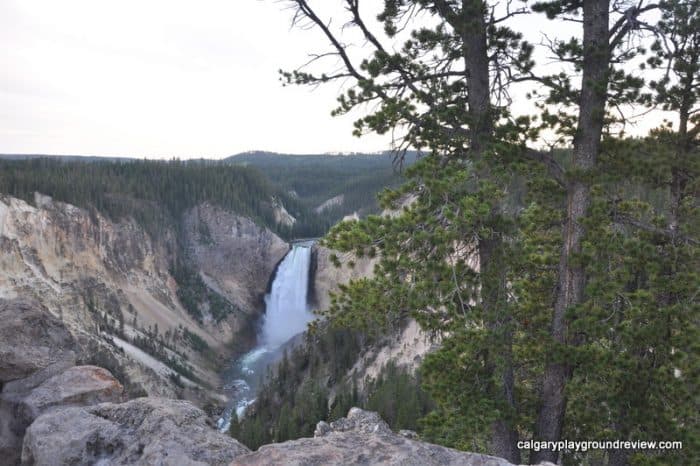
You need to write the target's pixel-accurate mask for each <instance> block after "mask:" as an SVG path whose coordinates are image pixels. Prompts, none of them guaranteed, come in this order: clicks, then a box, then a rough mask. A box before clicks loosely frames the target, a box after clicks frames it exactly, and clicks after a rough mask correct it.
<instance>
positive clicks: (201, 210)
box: [183, 203, 289, 313]
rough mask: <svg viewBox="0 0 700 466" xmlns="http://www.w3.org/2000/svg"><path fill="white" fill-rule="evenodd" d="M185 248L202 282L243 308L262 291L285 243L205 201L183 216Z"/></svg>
mask: <svg viewBox="0 0 700 466" xmlns="http://www.w3.org/2000/svg"><path fill="white" fill-rule="evenodd" d="M183 227H184V232H185V239H186V244H187V252H188V254H189V257H190V258H191V260H192V261H193V263H194V265H195V266H196V268H198V269H199V271H200V275H201V276H202V279H203V280H204V282H205V283H206V284H207V285H208V286H210V287H211V288H213V289H214V290H216V291H217V292H219V293H220V294H222V295H224V296H225V297H226V298H227V299H229V300H230V301H231V302H232V303H235V304H236V305H237V306H238V307H240V308H241V309H242V310H243V311H245V312H248V313H257V312H259V311H260V310H262V309H263V306H262V305H263V302H262V297H263V296H264V294H265V292H266V291H267V285H268V282H269V280H270V277H271V276H272V275H273V273H274V271H275V268H276V267H277V264H279V262H280V261H281V260H282V258H284V256H285V254H287V252H288V251H289V245H288V244H287V243H286V242H284V241H283V240H282V239H281V238H279V237H278V236H277V235H275V234H274V233H273V232H272V231H270V230H269V229H267V228H264V227H261V226H259V225H257V224H256V223H255V222H253V221H252V220H250V219H248V218H246V217H242V216H239V215H235V214H233V213H231V212H228V211H226V210H224V209H221V208H218V207H215V206H213V205H211V204H209V203H204V204H202V205H200V206H198V207H195V208H193V209H190V210H189V211H187V212H186V213H185V215H184V216H183Z"/></svg>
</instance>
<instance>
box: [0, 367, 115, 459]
mask: <svg viewBox="0 0 700 466" xmlns="http://www.w3.org/2000/svg"><path fill="white" fill-rule="evenodd" d="M47 375H48V376H49V377H45V376H47ZM42 378H44V379H45V380H44V381H43V382H40V383H38V384H37V383H36V382H37V381H41V379H42ZM123 392H124V389H123V388H122V385H121V384H120V383H119V381H118V380H117V379H115V378H114V377H113V376H112V374H110V373H109V371H107V370H105V369H103V368H101V367H95V366H79V367H70V368H66V367H63V365H62V364H58V363H57V364H54V365H52V366H49V367H48V368H45V369H44V370H43V371H39V372H37V373H35V374H33V375H32V376H30V377H28V378H26V379H20V380H15V381H13V382H10V383H8V384H7V385H6V386H5V387H4V389H3V392H2V393H1V394H0V455H2V456H0V457H2V458H3V461H6V462H7V464H16V463H18V462H19V459H20V453H21V451H22V438H23V437H24V433H25V431H26V429H27V427H28V426H29V425H30V424H31V423H32V422H33V421H34V419H36V418H37V417H38V416H40V415H41V414H43V413H45V412H47V411H49V410H51V409H54V408H56V407H65V406H85V405H92V404H97V403H101V402H105V401H122V399H123Z"/></svg>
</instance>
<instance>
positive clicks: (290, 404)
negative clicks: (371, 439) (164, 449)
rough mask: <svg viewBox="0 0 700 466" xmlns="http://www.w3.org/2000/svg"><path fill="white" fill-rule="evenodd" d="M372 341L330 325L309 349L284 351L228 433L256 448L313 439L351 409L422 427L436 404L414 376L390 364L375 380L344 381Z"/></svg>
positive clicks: (398, 426) (405, 426) (395, 425)
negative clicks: (316, 431) (319, 427)
mask: <svg viewBox="0 0 700 466" xmlns="http://www.w3.org/2000/svg"><path fill="white" fill-rule="evenodd" d="M369 344H370V340H368V339H367V337H366V336H365V335H363V334H362V333H359V332H350V331H348V330H341V329H334V328H330V327H326V328H324V329H319V330H317V331H316V335H315V337H312V338H310V339H309V340H308V341H307V342H306V343H305V345H303V346H298V347H296V348H294V349H293V350H292V352H291V353H290V354H287V353H286V352H285V354H284V356H283V358H282V360H281V361H280V362H279V364H278V365H277V367H276V368H275V369H274V372H272V373H270V374H268V377H267V378H266V380H265V383H264V384H263V385H262V387H261V389H260V390H259V392H258V397H257V399H256V401H255V403H254V404H253V405H252V406H251V407H249V408H248V409H247V411H246V415H245V416H244V417H243V418H242V419H240V420H238V419H233V420H232V422H231V429H230V434H231V435H232V436H233V437H234V438H236V439H237V440H239V441H241V442H243V443H244V444H245V445H247V446H248V447H250V448H252V449H257V448H258V447H259V446H261V445H264V444H266V443H270V442H283V441H285V440H293V439H297V438H301V437H309V436H313V433H314V429H315V427H316V424H317V423H318V422H319V421H328V422H331V421H334V420H337V419H339V418H341V417H345V416H346V415H347V413H348V411H349V409H350V408H352V407H361V408H364V409H370V410H373V411H377V412H379V414H380V415H381V416H382V418H383V419H384V420H385V421H387V423H388V424H389V426H390V427H391V428H392V429H395V430H399V429H411V430H417V429H418V428H419V425H418V421H419V419H421V418H422V417H423V416H425V415H426V414H427V413H428V412H429V411H430V410H431V409H432V406H433V405H432V401H431V400H430V398H429V397H428V395H427V394H426V393H425V392H424V391H423V390H422V389H421V388H420V382H419V380H418V379H417V378H416V376H415V375H414V374H412V373H411V372H409V370H408V369H406V368H404V367H397V366H396V365H395V364H393V363H391V362H390V363H389V364H387V365H386V366H385V367H384V368H382V370H381V371H380V373H379V375H378V376H377V378H376V379H371V378H368V379H367V380H364V381H362V382H363V384H364V386H363V389H362V390H359V389H358V383H359V382H360V381H358V380H357V379H356V378H350V379H346V375H347V374H348V372H349V371H350V369H351V368H352V366H353V365H354V363H355V358H356V355H357V354H358V353H359V351H360V348H366V347H367V345H369Z"/></svg>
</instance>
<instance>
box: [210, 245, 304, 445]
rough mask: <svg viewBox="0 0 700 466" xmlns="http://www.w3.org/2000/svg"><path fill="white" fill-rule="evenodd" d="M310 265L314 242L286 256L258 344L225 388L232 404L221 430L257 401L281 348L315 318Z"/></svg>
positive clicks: (269, 299) (267, 303)
mask: <svg viewBox="0 0 700 466" xmlns="http://www.w3.org/2000/svg"><path fill="white" fill-rule="evenodd" d="M310 265H311V244H309V243H299V244H295V245H294V246H293V247H292V250H291V251H289V253H288V254H287V255H286V256H285V257H284V259H283V260H282V262H281V263H280V265H279V267H278V268H277V273H276V275H275V278H274V280H273V281H272V287H271V289H270V293H269V294H267V295H266V296H265V315H264V317H263V325H262V328H261V330H260V333H259V335H258V345H257V346H256V347H255V348H253V349H252V350H251V351H249V352H248V353H246V354H245V355H243V357H241V358H240V359H239V360H238V361H236V362H235V363H234V365H233V366H232V370H231V371H230V373H229V374H228V377H227V379H228V382H227V383H226V385H225V387H224V389H225V391H227V392H228V393H229V396H230V398H231V403H230V404H229V406H228V407H227V409H226V410H225V411H224V414H223V415H222V417H221V419H219V423H218V424H219V429H220V430H221V431H222V432H224V431H227V430H228V428H229V427H230V425H231V417H232V414H233V413H234V412H235V413H236V415H237V417H238V418H240V417H241V416H242V415H243V413H244V412H245V409H246V408H247V407H248V406H249V405H250V404H251V403H253V401H255V392H256V390H257V386H258V384H259V382H260V378H261V376H262V375H263V374H264V373H265V370H266V369H267V367H268V366H269V365H270V364H271V363H273V362H274V361H275V360H276V356H277V355H278V353H279V351H277V350H279V349H280V347H281V346H282V345H283V344H284V343H286V342H287V341H289V340H290V339H291V338H292V337H294V336H296V335H298V334H299V333H301V332H303V331H305V330H306V326H307V324H308V323H309V322H311V321H312V320H313V319H314V315H313V314H312V313H311V312H310V310H309V305H308V299H307V294H308V288H309V267H310Z"/></svg>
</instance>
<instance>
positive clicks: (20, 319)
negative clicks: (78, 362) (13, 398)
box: [0, 299, 77, 384]
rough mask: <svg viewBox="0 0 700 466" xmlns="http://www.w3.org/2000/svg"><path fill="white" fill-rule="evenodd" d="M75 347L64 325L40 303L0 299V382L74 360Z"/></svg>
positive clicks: (19, 377)
mask: <svg viewBox="0 0 700 466" xmlns="http://www.w3.org/2000/svg"><path fill="white" fill-rule="evenodd" d="M76 348H77V345H76V343H75V341H74V339H73V337H72V335H71V334H70V332H68V330H67V329H66V327H65V325H64V324H63V323H62V322H61V321H60V320H59V319H57V318H56V317H54V316H52V315H51V314H50V313H49V312H48V310H47V309H46V308H45V307H44V306H42V305H41V303H39V302H36V301H25V300H20V299H10V300H8V299H0V383H3V384H4V383H5V382H10V381H12V380H16V379H22V378H25V377H28V376H29V375H31V374H33V373H35V372H37V371H40V370H42V369H45V368H46V367H48V366H50V365H52V364H56V363H58V362H60V361H65V360H73V361H74V360H75V350H76Z"/></svg>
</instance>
